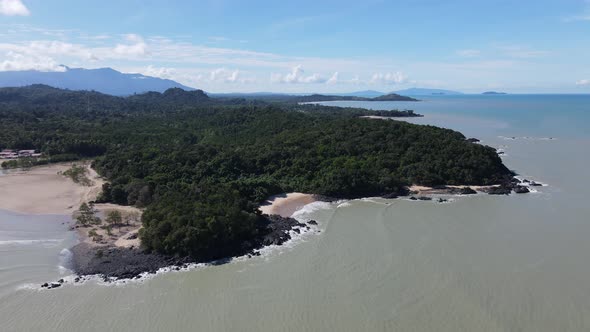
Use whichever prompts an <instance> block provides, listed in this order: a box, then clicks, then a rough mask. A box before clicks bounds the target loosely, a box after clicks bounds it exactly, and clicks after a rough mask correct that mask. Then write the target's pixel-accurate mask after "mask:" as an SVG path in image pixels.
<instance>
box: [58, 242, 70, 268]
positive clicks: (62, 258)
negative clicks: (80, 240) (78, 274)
mask: <svg viewBox="0 0 590 332" xmlns="http://www.w3.org/2000/svg"><path fill="white" fill-rule="evenodd" d="M72 257H73V254H72V252H71V251H70V250H69V249H67V248H64V249H62V250H61V251H60V252H59V265H58V269H59V273H60V274H62V275H63V274H66V273H68V272H70V266H71V262H72Z"/></svg>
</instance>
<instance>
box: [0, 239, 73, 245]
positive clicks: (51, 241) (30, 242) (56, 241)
mask: <svg viewBox="0 0 590 332" xmlns="http://www.w3.org/2000/svg"><path fill="white" fill-rule="evenodd" d="M62 241H63V240H60V239H39V240H0V246H28V245H35V244H41V245H49V246H54V245H57V244H59V243H61V242H62Z"/></svg>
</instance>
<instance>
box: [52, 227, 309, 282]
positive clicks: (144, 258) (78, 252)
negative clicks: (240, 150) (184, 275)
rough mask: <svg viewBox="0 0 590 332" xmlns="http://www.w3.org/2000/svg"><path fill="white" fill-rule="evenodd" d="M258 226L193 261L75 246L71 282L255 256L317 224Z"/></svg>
mask: <svg viewBox="0 0 590 332" xmlns="http://www.w3.org/2000/svg"><path fill="white" fill-rule="evenodd" d="M263 219H264V221H263V222H262V223H261V228H260V234H261V235H260V236H258V237H256V238H254V239H251V240H249V241H244V242H242V243H240V244H238V245H236V246H234V247H231V248H225V249H224V250H221V251H219V252H218V253H212V254H211V255H210V256H209V257H204V258H202V259H195V258H191V257H175V256H167V255H162V254H158V253H153V252H147V251H145V250H143V249H142V248H136V247H131V248H121V247H115V246H92V245H90V244H88V243H79V244H77V245H75V246H74V247H72V248H71V251H72V254H73V258H72V269H73V271H74V272H75V273H76V275H78V276H81V277H77V278H76V279H75V280H74V282H82V281H84V280H85V279H86V278H85V277H84V276H90V275H98V276H100V277H101V278H102V279H103V280H104V281H116V280H120V279H138V278H140V277H141V276H142V275H144V274H146V273H147V274H151V273H156V272H157V271H158V270H160V269H162V268H166V267H170V268H171V269H173V270H180V269H181V268H186V267H187V266H188V265H189V264H196V263H211V264H222V263H226V262H229V261H231V260H232V258H233V257H239V256H249V257H251V256H258V255H260V253H259V250H260V249H262V248H264V247H266V246H270V245H277V246H278V245H282V244H283V243H285V242H287V241H289V240H290V239H291V234H290V233H291V231H293V232H295V233H300V232H305V231H309V230H310V229H311V228H312V227H313V226H315V225H317V222H315V221H314V220H310V221H308V222H307V223H301V222H299V221H297V220H296V219H293V218H285V217H281V216H278V215H270V216H266V215H265V216H264V218H263ZM64 283H66V281H64V280H63V279H60V280H59V281H57V282H51V283H44V284H43V285H41V287H42V288H47V289H52V288H57V287H60V286H61V285H62V284H64Z"/></svg>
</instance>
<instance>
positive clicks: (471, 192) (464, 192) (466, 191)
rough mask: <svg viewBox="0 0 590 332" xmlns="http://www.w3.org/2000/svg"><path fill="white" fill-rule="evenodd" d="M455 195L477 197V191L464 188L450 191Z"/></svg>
mask: <svg viewBox="0 0 590 332" xmlns="http://www.w3.org/2000/svg"><path fill="white" fill-rule="evenodd" d="M450 193H451V194H453V195H475V194H477V191H475V190H473V189H471V188H470V187H463V188H453V189H451V191H450Z"/></svg>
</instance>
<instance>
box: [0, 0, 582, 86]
mask: <svg viewBox="0 0 590 332" xmlns="http://www.w3.org/2000/svg"><path fill="white" fill-rule="evenodd" d="M61 65H66V66H69V67H75V68H78V67H81V68H103V67H111V68H114V69H116V70H119V71H122V72H128V73H141V74H144V75H150V76H156V77H161V78H169V79H173V80H176V81H178V82H180V83H182V84H185V85H188V86H191V87H194V88H200V89H203V90H206V91H209V92H255V91H266V92H268V91H270V92H291V93H295V92H320V93H322V92H323V93H325V92H350V91H360V90H369V89H370V90H378V91H382V92H390V91H396V90H401V89H405V88H409V87H425V88H441V89H451V90H459V91H464V92H473V93H476V92H482V91H488V90H496V91H505V92H511V93H588V92H590V0H534V1H533V0H520V1H514V0H485V1H480V0H447V1H441V0H391V1H384V0H383V1H380V0H362V1H358V0H357V1H346V0H340V1H322V0H315V1H307V0H300V1H277V0H273V1H257V0H250V1H245V0H243V1H237V0H233V1H230V0H205V1H173V0H167V1H152V0H141V1H139V0H118V1H109V0H101V1H81V0H78V1H68V0H51V1H48V0H0V71H13V70H30V69H35V70H41V71H60V70H64V67H63V66H61Z"/></svg>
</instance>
